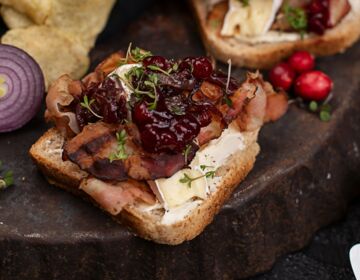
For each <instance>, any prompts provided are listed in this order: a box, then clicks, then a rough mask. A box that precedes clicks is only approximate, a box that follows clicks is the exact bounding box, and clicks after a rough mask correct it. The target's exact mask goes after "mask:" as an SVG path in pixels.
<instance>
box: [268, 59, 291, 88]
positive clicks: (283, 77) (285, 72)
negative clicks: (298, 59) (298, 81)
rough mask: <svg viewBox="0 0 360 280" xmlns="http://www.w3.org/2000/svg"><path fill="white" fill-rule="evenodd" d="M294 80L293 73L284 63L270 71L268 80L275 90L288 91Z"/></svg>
mask: <svg viewBox="0 0 360 280" xmlns="http://www.w3.org/2000/svg"><path fill="white" fill-rule="evenodd" d="M294 78H295V71H294V70H293V69H292V68H291V67H290V66H289V64H287V63H285V62H281V63H279V64H278V65H276V66H275V67H274V68H272V69H271V70H270V73H269V80H270V82H271V84H272V85H273V86H274V87H275V88H282V89H284V90H289V89H290V87H291V86H292V84H293V81H294Z"/></svg>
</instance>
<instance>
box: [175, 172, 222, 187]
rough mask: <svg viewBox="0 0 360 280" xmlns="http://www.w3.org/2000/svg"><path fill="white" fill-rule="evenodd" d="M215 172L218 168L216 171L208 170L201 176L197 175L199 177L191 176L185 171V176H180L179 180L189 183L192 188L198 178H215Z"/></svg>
mask: <svg viewBox="0 0 360 280" xmlns="http://www.w3.org/2000/svg"><path fill="white" fill-rule="evenodd" d="M215 173H216V170H214V171H208V172H206V173H205V174H204V175H201V176H197V177H194V178H192V177H190V176H189V175H188V174H186V173H184V177H182V178H180V180H179V182H180V183H182V184H187V186H188V188H191V183H192V182H194V181H196V180H198V179H201V178H204V177H206V178H214V177H215Z"/></svg>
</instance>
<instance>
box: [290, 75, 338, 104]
mask: <svg viewBox="0 0 360 280" xmlns="http://www.w3.org/2000/svg"><path fill="white" fill-rule="evenodd" d="M332 87H333V82H332V80H331V79H330V78H329V76H327V75H326V74H324V73H323V72H321V71H316V70H315V71H310V72H306V73H303V74H301V75H300V76H299V77H298V78H297V79H296V81H295V93H296V94H297V95H298V96H300V97H302V98H303V99H305V100H314V101H322V100H324V99H326V97H327V96H328V95H329V93H330V91H331V90H332Z"/></svg>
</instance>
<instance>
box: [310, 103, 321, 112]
mask: <svg viewBox="0 0 360 280" xmlns="http://www.w3.org/2000/svg"><path fill="white" fill-rule="evenodd" d="M318 108H319V105H318V104H317V102H316V101H311V102H310V104H309V109H310V111H311V112H316V111H317V110H318Z"/></svg>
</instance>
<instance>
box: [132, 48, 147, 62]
mask: <svg viewBox="0 0 360 280" xmlns="http://www.w3.org/2000/svg"><path fill="white" fill-rule="evenodd" d="M149 56H152V53H151V52H150V51H145V50H143V49H140V48H138V47H136V48H135V49H133V50H132V51H131V59H132V60H133V61H134V62H140V61H143V60H144V59H145V58H147V57H149Z"/></svg>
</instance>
